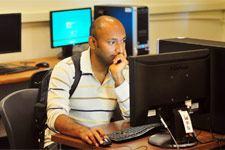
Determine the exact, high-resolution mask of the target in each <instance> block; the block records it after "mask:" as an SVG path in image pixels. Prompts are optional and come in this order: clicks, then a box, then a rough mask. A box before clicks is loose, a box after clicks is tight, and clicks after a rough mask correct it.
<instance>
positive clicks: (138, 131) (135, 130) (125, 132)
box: [107, 123, 163, 142]
mask: <svg viewBox="0 0 225 150" xmlns="http://www.w3.org/2000/svg"><path fill="white" fill-rule="evenodd" d="M162 127H163V126H162V124H161V123H153V124H147V125H142V126H137V127H129V128H126V129H122V130H119V131H116V132H112V133H109V134H107V136H108V137H109V138H110V139H111V141H113V142H122V141H127V140H131V139H135V138H138V137H140V136H142V135H144V134H147V133H148V132H150V131H153V130H154V131H155V130H159V129H161V128H162Z"/></svg>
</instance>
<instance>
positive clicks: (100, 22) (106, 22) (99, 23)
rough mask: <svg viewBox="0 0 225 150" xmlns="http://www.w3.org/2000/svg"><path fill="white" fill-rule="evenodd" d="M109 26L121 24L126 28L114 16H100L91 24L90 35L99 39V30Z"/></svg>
mask: <svg viewBox="0 0 225 150" xmlns="http://www.w3.org/2000/svg"><path fill="white" fill-rule="evenodd" d="M108 26H120V27H122V28H124V27H123V25H122V23H121V22H120V21H119V20H118V19H116V18H114V17H112V16H100V17H98V18H97V19H96V20H95V21H94V22H93V23H92V24H91V28H90V36H93V37H94V38H96V39H97V37H98V36H97V35H98V31H100V30H102V29H104V28H107V27H108Z"/></svg>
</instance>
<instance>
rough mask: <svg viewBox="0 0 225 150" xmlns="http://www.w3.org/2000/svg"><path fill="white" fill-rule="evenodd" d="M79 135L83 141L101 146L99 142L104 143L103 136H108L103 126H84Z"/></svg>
mask: <svg viewBox="0 0 225 150" xmlns="http://www.w3.org/2000/svg"><path fill="white" fill-rule="evenodd" d="M79 135H80V138H81V139H82V140H83V141H85V142H87V143H88V144H93V145H95V146H96V147H99V144H103V140H102V137H103V138H108V136H106V135H105V133H104V131H103V130H102V129H101V128H93V129H89V128H87V127H83V128H82V129H80V134H79Z"/></svg>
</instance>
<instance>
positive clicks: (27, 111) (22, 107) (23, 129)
mask: <svg viewBox="0 0 225 150" xmlns="http://www.w3.org/2000/svg"><path fill="white" fill-rule="evenodd" d="M37 95H38V89H23V90H19V91H15V92H13V93H11V94H10V95H8V96H6V97H5V98H3V99H2V100H1V102H0V115H1V117H2V121H3V124H4V126H5V129H6V133H7V137H8V140H9V145H10V148H11V149H36V148H38V141H37V138H36V134H35V131H34V129H35V127H34V119H33V117H34V114H33V113H34V105H35V103H36V101H37Z"/></svg>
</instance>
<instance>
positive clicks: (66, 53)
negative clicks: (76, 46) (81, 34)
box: [58, 45, 73, 59]
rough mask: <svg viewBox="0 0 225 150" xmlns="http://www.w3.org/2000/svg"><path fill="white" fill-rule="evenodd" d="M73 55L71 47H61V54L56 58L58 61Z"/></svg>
mask: <svg viewBox="0 0 225 150" xmlns="http://www.w3.org/2000/svg"><path fill="white" fill-rule="evenodd" d="M72 55H73V45H67V46H63V47H62V53H60V55H59V56H58V58H59V59H64V58H67V57H70V56H72Z"/></svg>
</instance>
